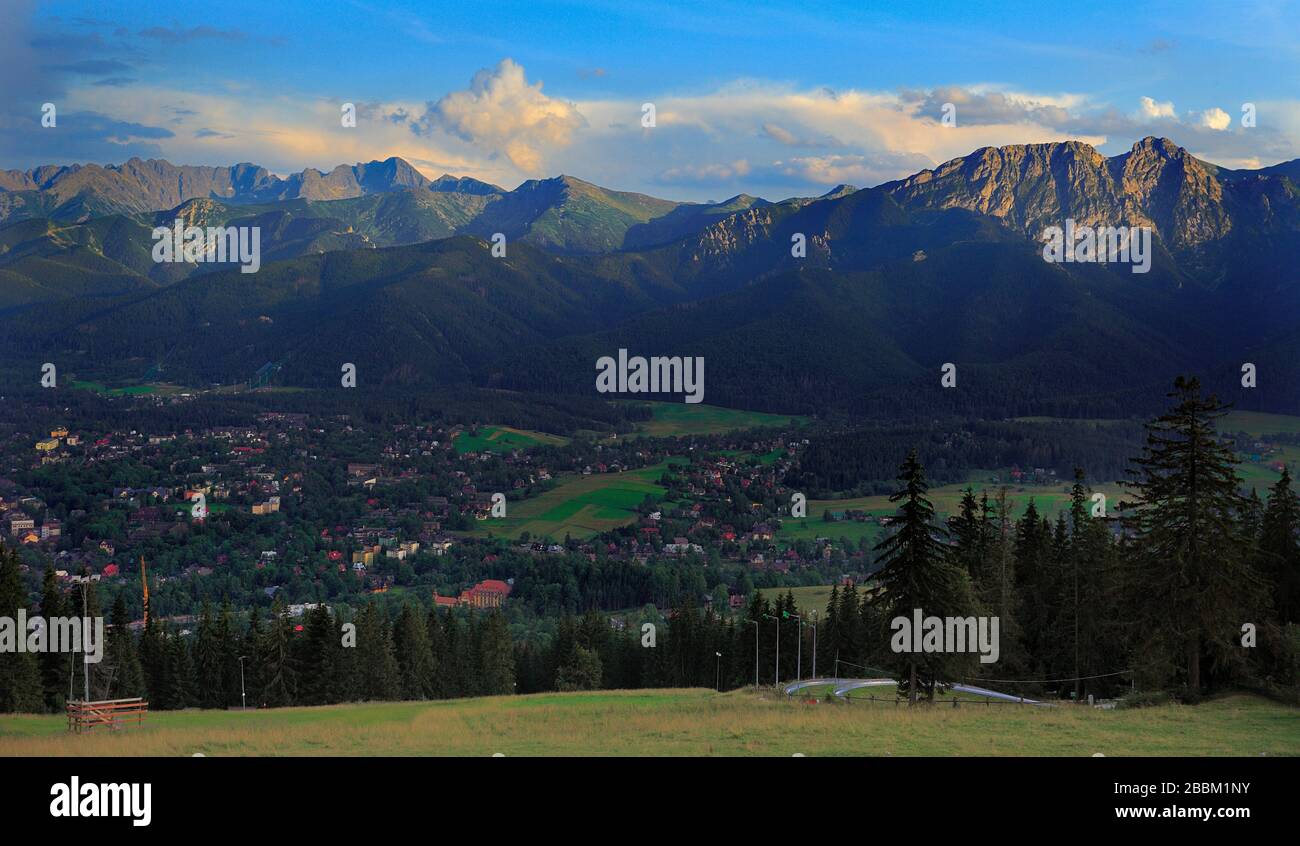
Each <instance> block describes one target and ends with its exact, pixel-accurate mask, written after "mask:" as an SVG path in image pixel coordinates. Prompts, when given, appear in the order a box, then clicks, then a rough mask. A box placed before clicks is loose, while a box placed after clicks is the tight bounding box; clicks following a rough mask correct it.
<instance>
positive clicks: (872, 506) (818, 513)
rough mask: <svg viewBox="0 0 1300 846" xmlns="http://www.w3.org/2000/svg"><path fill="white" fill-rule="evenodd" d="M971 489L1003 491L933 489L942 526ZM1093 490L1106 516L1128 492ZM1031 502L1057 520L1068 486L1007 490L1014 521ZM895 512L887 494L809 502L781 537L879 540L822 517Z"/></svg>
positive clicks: (863, 529)
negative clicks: (1102, 501) (803, 514)
mask: <svg viewBox="0 0 1300 846" xmlns="http://www.w3.org/2000/svg"><path fill="white" fill-rule="evenodd" d="M968 486H969V487H971V488H974V490H975V496H976V497H977V498H978V497H979V496H980V494H981V493H983V492H985V491H987V492H988V495H989V499H990V500H992V499H993V498H994V496H996V494H997V492H998V488H999V487H1000V485H997V484H993V483H989V482H969V483H962V484H953V485H942V486H940V487H937V488H932V489H931V490H930V501H931V502H932V503H934V510H935V517H936V519H937V520H938V521H939V522H941V523H942V522H944V521H946V520H947V519H948V518H949V517H951V516H952V515H954V514H956V513H958V511H960V509H961V497H962V492H963V491H965V490H966V488H967V487H968ZM1092 490H1093V491H1094V492H1096V493H1102V494H1105V496H1106V508H1107V513H1112V509H1114V507H1115V506H1116V504H1118V503H1119V501H1120V500H1121V499H1123V498H1124V496H1125V494H1126V491H1125V490H1124V489H1123V488H1121V487H1120V486H1119V485H1117V484H1099V485H1093V486H1092ZM1031 499H1032V500H1033V502H1034V507H1035V508H1037V509H1038V513H1039V514H1043V515H1046V517H1047V518H1048V519H1049V520H1055V519H1056V515H1057V514H1058V513H1060V512H1061V511H1065V510H1068V509H1069V507H1070V492H1069V485H1068V484H1066V483H1061V484H1058V485H1052V486H1046V485H1024V486H1021V485H1014V486H1013V485H1008V486H1007V502H1008V503H1009V504H1010V506H1011V514H1012V516H1013V518H1014V519H1017V520H1018V519H1020V517H1021V516H1022V515H1023V514H1024V513H1025V509H1027V508H1028V507H1029V501H1030V500H1031ZM896 510H897V509H896V508H895V506H894V505H893V504H892V503H891V502H890V501H889V497H888V496H887V495H884V494H880V495H878V496H864V497H856V498H854V499H810V500H808V516H807V517H806V518H804V519H801V520H791V519H786V520H785V521H783V523H782V525H781V530H780V532H779V533H778V537H781V538H789V539H797V538H805V539H813V538H819V537H826V538H848V539H849V540H852V541H854V542H857V541H859V540H860V539H861V538H864V537H866V538H870V539H876V538H879V537H880V536H881V534H882V533H883V531H884V530H883V528H882V527H881V526H880V525H879V524H877V523H857V522H853V521H848V520H840V521H836V522H831V523H827V522H826V521H825V520H824V519H823V515H824V514H825V512H827V511H830V512H835V513H838V512H843V511H862V512H865V513H866V514H869V515H871V516H874V517H880V516H888V515H892V514H894V513H895V511H896Z"/></svg>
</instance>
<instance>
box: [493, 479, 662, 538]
mask: <svg viewBox="0 0 1300 846" xmlns="http://www.w3.org/2000/svg"><path fill="white" fill-rule="evenodd" d="M669 463H670V462H663V463H660V464H656V465H654V466H653V467H646V468H644V469H641V470H629V471H627V472H626V473H593V474H591V475H590V476H581V475H568V476H564V477H562V478H561V479H560V480H559V484H557V485H556V486H555V487H554V488H552V489H551V490H549V491H546V492H545V493H543V494H541V495H540V496H536V497H533V498H532V499H526V500H522V501H519V502H513V501H512V502H509V503H507V506H506V516H505V517H501V518H496V519H492V520H484V521H480V522H478V523H477V524H476V525H475V526H474V528H473V529H472V530H471V532H470V533H471V534H474V535H487V534H492V535H495V536H497V537H507V538H511V539H513V538H517V537H519V535H520V534H521V533H523V532H528V534H529V535H530V536H531V537H534V538H542V537H551V538H554V539H555V540H557V541H562V540H564V536H565V535H566V534H567V535H571V536H572V537H575V538H588V537H591V536H592V535H595V534H598V533H600V532H604V531H608V530H610V529H615V528H618V527H619V526H623V525H626V524H628V523H630V522H632V521H633V520H634V519H636V516H637V515H636V507H637V506H638V505H640V504H641V502H642V501H643V500H644V499H645V498H646V496H647V495H649V496H652V497H654V498H655V499H660V498H662V497H663V495H664V493H665V491H664V488H662V487H660V486H659V484H658V483H657V482H658V479H659V477H660V476H662V475H663V473H664V470H665V468H667V466H668V464H669Z"/></svg>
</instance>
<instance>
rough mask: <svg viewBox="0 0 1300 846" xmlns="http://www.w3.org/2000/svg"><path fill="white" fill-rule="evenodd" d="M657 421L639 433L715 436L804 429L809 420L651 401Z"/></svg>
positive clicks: (651, 421)
mask: <svg viewBox="0 0 1300 846" xmlns="http://www.w3.org/2000/svg"><path fill="white" fill-rule="evenodd" d="M645 404H646V405H649V406H650V407H651V409H652V412H653V414H654V417H653V419H651V420H649V421H647V422H645V423H642V424H640V425H638V426H637V431H639V432H642V433H644V434H647V435H652V436H654V437H677V436H680V435H715V434H718V433H720V432H732V431H736V430H739V429H756V428H760V427H771V426H802V425H804V424H805V423H807V422H808V419H807V418H806V417H799V416H793V415H782V414H765V413H763V412H761V411H741V410H739V409H735V408H722V407H720V406H716V405H704V404H702V403H701V404H690V403H684V402H683V403H672V402H651V403H645Z"/></svg>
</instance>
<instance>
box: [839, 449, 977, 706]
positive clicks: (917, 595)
mask: <svg viewBox="0 0 1300 846" xmlns="http://www.w3.org/2000/svg"><path fill="white" fill-rule="evenodd" d="M898 482H899V485H900V488H899V489H898V490H897V491H895V492H894V493H892V494H890V497H889V500H890V502H894V503H898V506H899V507H898V513H897V514H896V515H895V516H894V519H893V522H892V524H891V532H890V534H889V536H887V537H886V538H885V539H884V540H882V541H881V542H880V543H878V544H876V547H875V549H876V552H877V553H878V554H879V557H878V558H877V563H878V564H879V565H880V569H879V570H878V571H877V573H876V579H877V583H878V589H877V590H876V591H875V592H874V593H873V594H872V601H873V602H874V603H877V604H878V605H879V606H880V607H881V608H882V610H884V612H885V616H886V617H888V618H896V617H905V618H906V619H907V620H908V621H909V624H910V621H911V619H912V616H913V611H914V609H921V610H922V612H923V613H924V614H925V615H926V616H938V617H944V616H954V617H964V616H967V614H969V613H970V612H971V611H972V610H973V609H972V606H973V597H972V595H971V591H970V583H969V580H968V578H967V576H966V574H965V573H964V572H963V571H962V570H960V569H959V568H957V567H956V566H955V565H953V564H952V562H951V560H950V556H949V554H948V550H947V547H946V546H945V545H944V543H943V541H942V540H941V537H942V530H941V529H939V528H937V527H936V526H935V525H934V506H933V505H932V504H931V503H930V500H929V499H928V498H927V496H926V494H927V493H928V491H929V486H928V485H927V484H926V481H925V470H924V468H923V467H922V466H921V462H920V461H919V460H918V459H917V456H916V450H915V449H913V450H912V451H911V452H909V453H908V455H907V458H906V459H905V460H904V461H903V463H902V465H900V467H899V472H898ZM842 615H843V609H841V616H842ZM912 634H913V637H912V645H911V646H912V648H911V650H910V651H907V652H901V653H898V654H896V655H895V656H894V658H895V660H894V665H895V667H896V668H897V670H898V684H899V690H900V691H901V692H905V693H906V694H907V697H908V701H909V703H911V704H915V703H916V701H917V698H918V695H919V693H920V691H921V690H922V689H923V688H924V690H925V692H926V696H927V698H929V699H931V700H932V699H933V698H934V687H935V684H936V682H937V681H939V680H940V678H939V677H940V674H941V673H944V672H945V670H946V669H948V668H949V667H951V666H954V665H955V663H956V662H955V661H953V660H951V657H950V656H946V655H944V654H942V653H933V652H923V651H921V649H920V646H921V643H920V641H921V637H920V635H921V633H920V632H913V633H912ZM955 657H960V656H955Z"/></svg>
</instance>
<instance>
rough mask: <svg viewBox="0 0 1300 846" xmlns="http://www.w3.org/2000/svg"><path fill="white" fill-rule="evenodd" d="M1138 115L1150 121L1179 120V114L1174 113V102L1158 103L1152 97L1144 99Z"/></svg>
mask: <svg viewBox="0 0 1300 846" xmlns="http://www.w3.org/2000/svg"><path fill="white" fill-rule="evenodd" d="M1138 114H1139V115H1141V116H1142V117H1144V118H1146V119H1148V120H1160V119H1172V120H1177V119H1178V114H1177V113H1176V112H1175V111H1174V104H1173V103H1172V102H1170V103H1157V102H1156V101H1155V100H1153V99H1151V98H1150V97H1143V98H1142V105H1141V107H1140V108H1139V110H1138Z"/></svg>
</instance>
